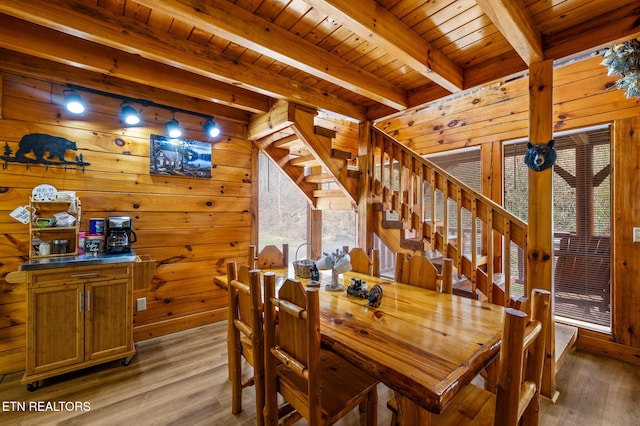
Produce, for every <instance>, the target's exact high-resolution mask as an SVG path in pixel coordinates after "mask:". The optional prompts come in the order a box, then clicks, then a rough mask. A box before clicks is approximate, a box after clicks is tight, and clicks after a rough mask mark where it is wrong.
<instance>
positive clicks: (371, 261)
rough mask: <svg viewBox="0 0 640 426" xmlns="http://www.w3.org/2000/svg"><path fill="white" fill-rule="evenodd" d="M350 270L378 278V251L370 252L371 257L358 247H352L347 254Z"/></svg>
mask: <svg viewBox="0 0 640 426" xmlns="http://www.w3.org/2000/svg"><path fill="white" fill-rule="evenodd" d="M349 257H350V259H351V270H352V271H354V272H359V273H361V274H367V275H373V276H374V277H379V276H380V250H378V249H373V250H371V257H369V256H368V255H367V253H366V252H365V251H364V250H363V249H361V248H360V247H354V248H352V249H351V251H350V252H349Z"/></svg>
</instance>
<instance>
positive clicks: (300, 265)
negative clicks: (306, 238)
mask: <svg viewBox="0 0 640 426" xmlns="http://www.w3.org/2000/svg"><path fill="white" fill-rule="evenodd" d="M306 245H309V243H303V244H300V246H299V247H298V248H297V250H296V260H294V261H293V270H294V272H295V274H296V276H298V277H301V278H311V267H312V266H314V265H315V264H316V262H315V261H314V260H311V259H302V260H298V251H299V250H300V248H301V247H302V246H306Z"/></svg>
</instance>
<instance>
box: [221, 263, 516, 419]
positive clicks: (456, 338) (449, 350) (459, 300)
mask: <svg viewBox="0 0 640 426" xmlns="http://www.w3.org/2000/svg"><path fill="white" fill-rule="evenodd" d="M274 272H276V275H278V276H279V277H282V279H284V278H285V277H293V274H292V271H291V270H289V271H287V270H276V271H274ZM351 278H355V279H360V280H364V281H365V282H366V284H367V286H368V288H372V287H373V285H376V284H377V285H379V286H380V287H381V288H382V291H383V297H382V302H381V304H380V306H379V307H377V308H372V307H369V306H368V301H367V300H366V299H361V298H358V297H355V296H351V295H349V294H347V292H346V291H327V290H325V288H324V287H325V284H327V283H329V282H330V279H331V277H330V274H321V280H320V283H321V291H320V315H321V316H320V331H321V338H322V344H323V346H324V347H325V348H327V349H330V350H332V351H334V352H335V353H337V354H338V355H340V356H342V357H343V358H345V359H347V360H348V361H350V362H351V363H353V364H354V365H356V366H357V367H359V368H361V369H363V370H365V371H367V372H368V373H369V374H371V375H372V376H374V377H376V378H377V379H378V380H380V381H381V382H382V383H384V384H385V385H386V386H388V387H389V388H391V389H392V390H393V391H394V392H395V395H396V401H397V403H398V408H399V418H398V421H399V422H400V423H401V424H423V425H428V424H430V420H431V415H432V413H436V414H437V413H440V412H441V411H442V410H443V409H444V408H445V407H446V406H447V404H448V403H449V402H450V401H451V400H452V398H453V397H454V396H455V395H456V393H457V392H458V391H459V390H460V389H461V388H462V387H464V386H465V385H467V384H468V383H470V382H471V380H473V378H474V377H475V376H476V375H477V374H478V373H480V372H481V371H482V370H483V369H484V368H485V367H487V366H488V365H489V364H490V363H491V362H492V361H493V360H494V359H495V357H496V356H497V354H498V353H499V350H500V339H501V335H502V328H503V323H504V308H503V307H501V306H498V305H493V304H490V303H486V302H481V301H477V300H473V299H468V298H464V297H461V296H455V295H450V294H443V293H439V292H435V291H432V290H427V289H424V288H420V287H415V286H410V285H407V284H401V283H397V282H394V281H392V280H388V279H384V278H378V277H373V276H370V275H365V274H360V273H355V272H348V273H345V274H344V275H343V277H342V279H343V280H344V284H345V287H346V286H348V284H349V283H350V281H351ZM225 279H226V277H218V278H217V281H216V284H217V285H219V286H221V287H224V286H225V285H226V282H225ZM296 279H298V280H299V281H301V282H303V283H308V281H309V279H305V278H299V277H296ZM280 281H281V280H280ZM344 380H349V378H348V377H345V378H344Z"/></svg>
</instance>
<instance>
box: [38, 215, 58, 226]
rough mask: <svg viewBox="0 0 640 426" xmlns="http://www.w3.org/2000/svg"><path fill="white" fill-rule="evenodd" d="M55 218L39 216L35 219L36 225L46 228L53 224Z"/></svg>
mask: <svg viewBox="0 0 640 426" xmlns="http://www.w3.org/2000/svg"><path fill="white" fill-rule="evenodd" d="M55 223H56V220H55V219H53V218H48V217H39V218H37V219H36V226H37V227H38V228H48V227H50V226H53V225H55Z"/></svg>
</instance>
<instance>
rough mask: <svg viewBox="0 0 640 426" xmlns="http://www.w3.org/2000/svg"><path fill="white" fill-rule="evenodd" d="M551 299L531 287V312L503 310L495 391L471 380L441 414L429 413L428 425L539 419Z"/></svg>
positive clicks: (502, 424) (503, 425)
mask: <svg viewBox="0 0 640 426" xmlns="http://www.w3.org/2000/svg"><path fill="white" fill-rule="evenodd" d="M550 298H551V294H550V293H549V292H548V291H546V290H540V289H534V290H533V292H532V297H531V317H529V316H528V315H527V314H526V313H524V312H522V311H519V310H516V309H512V308H507V309H505V322H504V329H503V332H502V341H501V344H500V358H499V361H498V387H497V393H496V394H494V393H491V392H489V391H487V390H485V389H483V388H480V387H478V386H475V385H473V384H469V385H467V386H465V387H464V388H462V389H461V390H460V392H459V393H458V394H457V395H456V396H455V397H454V399H453V401H451V403H450V404H449V405H448V406H447V407H446V408H445V409H444V410H443V411H442V413H440V414H439V415H434V416H432V419H431V424H432V425H440V426H453V425H455V426H458V425H462V424H465V425H466V424H493V425H499V426H507V425H508V426H515V425H517V424H523V425H537V424H538V412H539V410H540V403H539V397H540V384H541V382H542V368H543V365H544V357H545V336H546V334H547V333H548V331H549V327H550V326H551V323H550V318H549V304H550Z"/></svg>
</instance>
